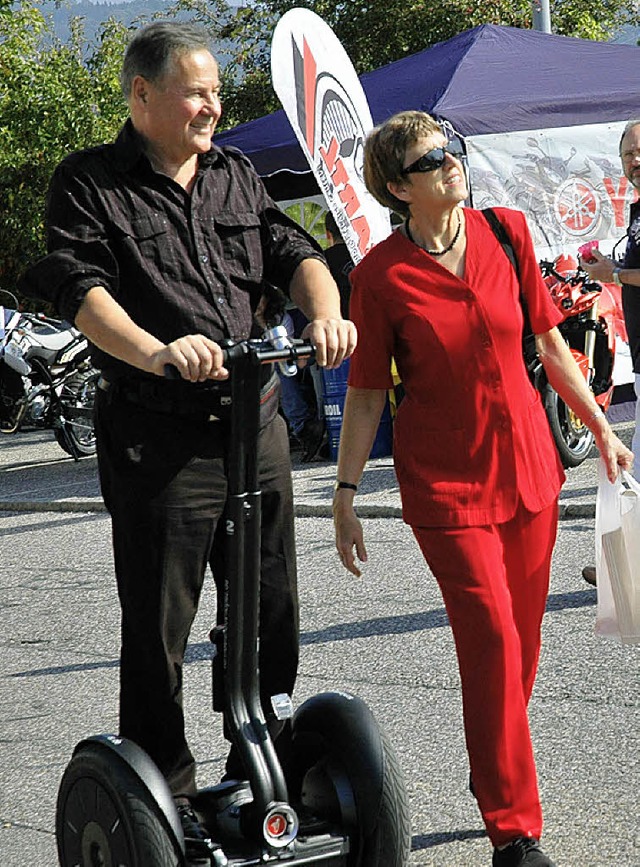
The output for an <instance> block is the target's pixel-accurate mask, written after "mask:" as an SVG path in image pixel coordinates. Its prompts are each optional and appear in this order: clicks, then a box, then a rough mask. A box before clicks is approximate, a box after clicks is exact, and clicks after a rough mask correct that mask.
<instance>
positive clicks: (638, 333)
mask: <svg viewBox="0 0 640 867" xmlns="http://www.w3.org/2000/svg"><path fill="white" fill-rule="evenodd" d="M619 151H620V159H621V161H622V171H623V172H624V176H625V177H626V178H627V180H628V181H630V182H631V184H632V186H633V187H634V188H635V189H636V190H640V118H637V119H634V120H630V121H629V122H628V123H627V124H626V126H625V128H624V131H623V133H622V137H621V139H620V146H619ZM592 257H593V260H595V261H593V260H591V261H588V262H587V261H585V260H584V259H581V260H580V265H581V267H582V268H584V270H585V271H586V272H587V273H588V274H589V276H590V277H591V278H592V279H593V280H598V281H599V282H601V283H616V284H617V285H618V286H622V308H623V311H624V321H625V325H626V327H627V335H628V337H629V348H630V349H631V362H632V364H633V374H634V386H635V392H636V421H635V429H634V432H633V440H632V442H631V451H632V452H633V458H634V462H633V473H634V476H635V477H636V479H638V480H640V200H638V201H635V202H633V203H632V204H631V207H630V209H629V225H628V228H627V246H626V249H625V253H624V258H623V260H622V262H616V261H615V259H610V258H608V257H606V256H603V255H602V253H600V251H599V250H593V251H592ZM582 576H583V578H584V579H585V581H587V582H588V583H589V584H591V585H592V586H594V587H595V585H596V583H597V576H596V567H595V566H585V567H584V569H583V570H582Z"/></svg>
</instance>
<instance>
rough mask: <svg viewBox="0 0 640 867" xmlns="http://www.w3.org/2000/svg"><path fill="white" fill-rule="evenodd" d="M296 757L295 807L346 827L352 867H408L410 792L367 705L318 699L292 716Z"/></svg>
mask: <svg viewBox="0 0 640 867" xmlns="http://www.w3.org/2000/svg"><path fill="white" fill-rule="evenodd" d="M292 749H293V758H292V763H291V773H290V776H291V779H290V780H288V783H289V789H290V795H291V800H292V803H294V804H295V803H296V801H298V802H299V804H300V807H301V812H302V814H303V815H304V813H305V812H306V813H308V814H310V815H311V816H314V817H317V818H320V819H322V820H325V821H326V822H328V823H329V824H332V825H336V826H339V827H340V829H341V831H342V833H345V834H346V835H347V836H348V838H349V849H350V853H349V857H348V865H349V867H404V865H405V864H406V863H407V859H408V857H409V850H410V845H411V830H410V822H409V809H408V803H407V795H406V788H405V785H404V780H403V777H402V773H401V770H400V766H399V763H398V760H397V758H396V756H395V753H394V751H393V748H392V746H391V744H390V743H389V741H388V739H387V737H386V735H385V734H384V732H383V731H382V730H381V729H380V727H379V726H378V724H377V723H376V721H375V718H374V717H373V714H372V713H371V711H370V710H369V708H368V707H367V705H366V704H365V703H364V702H363V701H362V700H361V699H358V698H356V697H355V696H350V695H347V694H345V693H322V694H321V695H317V696H314V697H313V698H311V699H309V700H308V701H306V702H305V703H304V704H303V705H301V707H300V708H299V709H298V711H297V712H296V714H295V716H294V719H293V734H292Z"/></svg>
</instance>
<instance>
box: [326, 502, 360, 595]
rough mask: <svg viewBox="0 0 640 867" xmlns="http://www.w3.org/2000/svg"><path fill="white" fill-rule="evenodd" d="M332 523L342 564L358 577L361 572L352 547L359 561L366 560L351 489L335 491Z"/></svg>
mask: <svg viewBox="0 0 640 867" xmlns="http://www.w3.org/2000/svg"><path fill="white" fill-rule="evenodd" d="M333 524H334V527H335V531H336V549H337V551H338V554H339V556H340V560H341V562H342V565H343V566H344V567H345V568H346V569H348V570H349V572H351V574H352V575H355V576H356V578H359V577H360V576H361V575H362V572H361V571H360V570H359V569H358V567H357V565H356V558H355V556H354V548H355V553H356V554H357V556H358V560H360V562H361V563H366V562H367V550H366V548H365V546H364V536H363V533H362V524H361V523H360V521H359V520H358V517H357V515H356V513H355V510H354V508H353V492H352V491H349V490H338V491H336V493H335V495H334V498H333Z"/></svg>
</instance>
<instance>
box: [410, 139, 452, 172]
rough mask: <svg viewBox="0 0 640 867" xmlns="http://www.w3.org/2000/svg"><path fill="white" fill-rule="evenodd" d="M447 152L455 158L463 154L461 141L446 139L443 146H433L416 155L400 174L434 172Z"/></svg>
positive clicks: (442, 163) (442, 162)
mask: <svg viewBox="0 0 640 867" xmlns="http://www.w3.org/2000/svg"><path fill="white" fill-rule="evenodd" d="M447 154H451V156H452V157H455V158H456V159H457V160H459V159H461V158H462V157H463V156H464V149H463V147H462V144H461V142H459V141H456V140H455V139H452V140H451V141H448V142H447V143H446V145H445V146H444V147H443V148H433V150H430V151H427V153H426V154H423V155H422V156H421V157H418V159H417V160H416V161H415V162H413V163H411V165H409V166H407V167H406V169H402V171H401V172H400V174H401V175H410V174H412V173H413V172H435V170H436V169H439V168H441V167H442V166H443V165H444V160H445V157H446V155H447Z"/></svg>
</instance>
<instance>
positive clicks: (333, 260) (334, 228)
mask: <svg viewBox="0 0 640 867" xmlns="http://www.w3.org/2000/svg"><path fill="white" fill-rule="evenodd" d="M324 231H325V235H326V236H327V242H328V244H329V246H328V247H327V249H326V250H325V253H324V255H325V257H326V260H327V265H328V266H329V270H330V271H331V273H332V275H333V279H334V280H335V281H336V283H337V284H338V290H339V292H340V311H341V313H342V315H343V317H344V318H345V319H348V318H349V299H350V297H351V283H350V281H349V274H350V273H351V271H352V270H353V260H352V258H351V254H350V253H349V250H348V249H347V245H346V244H345V242H344V240H343V238H342V235H341V234H340V229H338V224H337V223H336V220H335V217H334V216H333V214H332V213H331V211H327V213H326V214H325V218H324Z"/></svg>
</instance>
